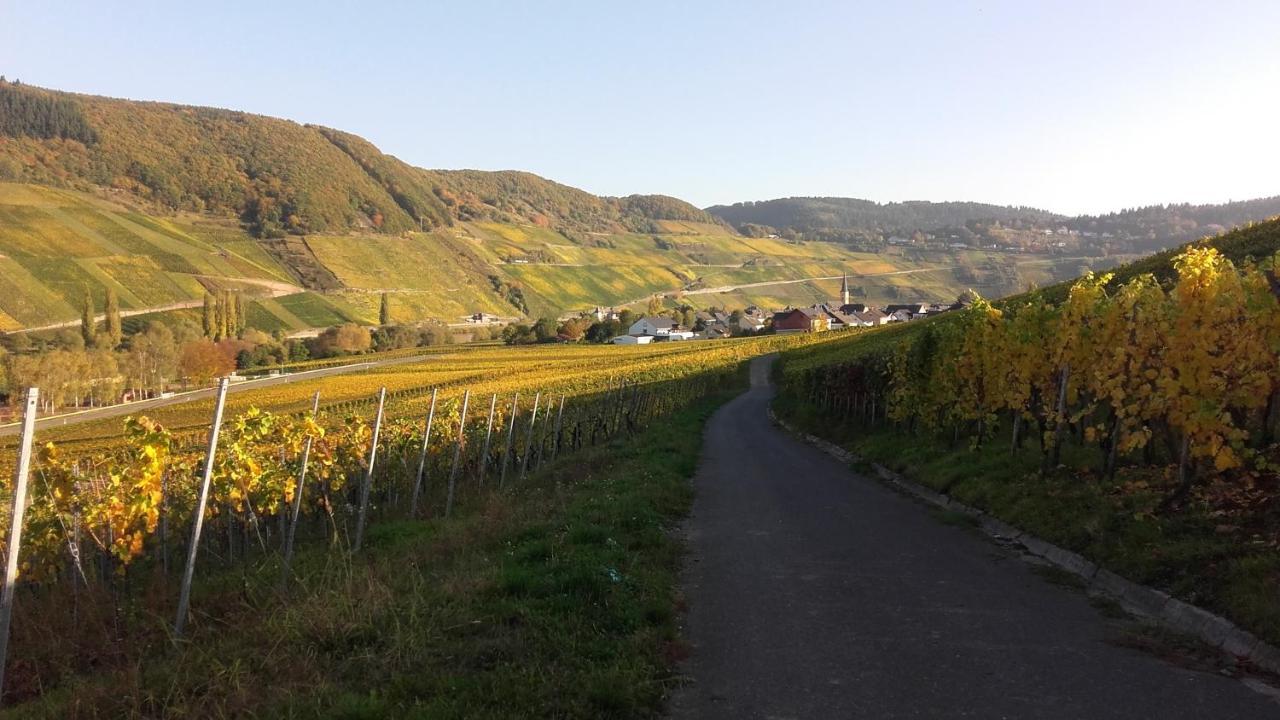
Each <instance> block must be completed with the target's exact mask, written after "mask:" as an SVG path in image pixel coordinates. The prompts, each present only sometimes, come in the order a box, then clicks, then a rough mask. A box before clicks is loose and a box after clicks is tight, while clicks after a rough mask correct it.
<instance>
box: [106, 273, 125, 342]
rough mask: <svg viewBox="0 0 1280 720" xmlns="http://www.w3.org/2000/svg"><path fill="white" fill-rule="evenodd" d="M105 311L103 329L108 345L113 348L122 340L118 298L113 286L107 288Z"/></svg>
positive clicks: (122, 333) (122, 330)
mask: <svg viewBox="0 0 1280 720" xmlns="http://www.w3.org/2000/svg"><path fill="white" fill-rule="evenodd" d="M106 312H107V318H106V323H105V325H104V330H105V334H106V336H107V342H108V347H109V348H111V349H115V348H117V347H119V346H120V342H121V341H122V340H124V326H123V325H122V324H121V322H120V300H119V299H118V298H116V291H115V288H112V287H108V288H107V301H106Z"/></svg>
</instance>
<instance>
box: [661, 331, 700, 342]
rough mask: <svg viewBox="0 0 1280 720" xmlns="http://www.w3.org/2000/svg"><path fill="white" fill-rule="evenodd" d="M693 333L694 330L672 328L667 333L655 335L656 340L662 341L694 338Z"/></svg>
mask: <svg viewBox="0 0 1280 720" xmlns="http://www.w3.org/2000/svg"><path fill="white" fill-rule="evenodd" d="M693 335H694V334H693V331H692V330H680V329H675V330H672V331H671V332H669V333H667V334H666V335H658V336H655V337H654V340H658V341H662V340H692V339H693Z"/></svg>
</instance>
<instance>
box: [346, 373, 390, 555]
mask: <svg viewBox="0 0 1280 720" xmlns="http://www.w3.org/2000/svg"><path fill="white" fill-rule="evenodd" d="M386 404H387V389H386V388H385V387H384V388H382V390H380V391H379V392H378V414H377V415H376V416H375V417H374V420H373V439H372V441H371V442H370V443H369V466H368V467H366V468H365V469H364V482H362V483H360V514H359V515H358V516H357V517H356V541H355V543H353V544H352V546H351V552H353V553H356V552H360V546H361V545H362V544H363V543H364V525H365V521H366V519H367V518H368V516H369V490H370V488H372V487H373V464H374V462H375V461H376V460H377V459H378V435H379V434H380V433H381V432H382V409H383V408H384V407H385V406H386Z"/></svg>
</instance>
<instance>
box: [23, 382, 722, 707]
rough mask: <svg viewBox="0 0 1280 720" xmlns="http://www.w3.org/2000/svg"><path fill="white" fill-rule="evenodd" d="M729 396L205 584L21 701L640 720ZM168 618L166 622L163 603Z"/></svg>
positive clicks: (651, 702) (661, 678) (670, 644)
mask: <svg viewBox="0 0 1280 720" xmlns="http://www.w3.org/2000/svg"><path fill="white" fill-rule="evenodd" d="M727 397H728V395H726V396H722V397H719V398H714V399H709V400H706V401H703V402H701V403H699V404H697V405H695V406H693V407H691V408H689V409H687V410H685V411H682V412H679V413H677V414H675V415H673V416H671V417H670V418H668V419H667V420H665V421H664V422H662V423H657V424H655V426H654V427H653V428H652V429H650V430H648V431H646V432H644V433H642V434H640V435H637V436H636V437H634V438H632V439H630V440H619V441H615V442H612V443H610V444H608V445H605V446H601V447H599V448H595V449H589V450H586V451H583V452H582V453H579V454H577V455H575V456H573V457H572V458H567V459H565V460H563V461H561V462H559V463H557V464H553V465H550V466H548V467H547V468H546V469H545V470H543V471H541V472H539V473H537V474H535V475H533V476H531V477H530V479H529V480H528V481H527V482H526V483H525V484H524V485H522V486H520V487H519V488H517V489H514V490H509V491H506V492H495V493H484V494H482V495H479V496H477V497H476V498H475V499H474V500H473V501H472V503H471V504H470V506H468V507H464V508H463V510H464V512H462V513H459V516H458V517H455V518H454V519H451V520H448V521H443V520H435V521H431V522H389V523H386V524H382V525H375V526H373V528H372V529H371V534H370V538H369V542H368V543H367V546H366V552H365V553H364V554H362V555H361V556H359V557H357V558H355V559H354V560H352V559H346V556H345V554H343V553H328V552H325V551H323V549H317V548H309V549H308V552H306V553H303V554H302V555H301V556H300V557H299V558H298V567H299V570H300V575H301V579H300V582H299V584H298V585H297V586H295V590H294V592H293V595H292V597H291V598H289V599H287V600H285V599H282V598H280V597H279V596H276V595H275V594H274V592H273V591H270V590H267V589H266V588H271V587H272V586H273V583H274V582H275V581H276V580H277V578H278V575H277V572H278V570H277V567H276V566H275V565H274V563H264V564H263V566H262V567H260V568H257V569H256V570H253V571H249V572H248V573H247V574H246V575H245V576H244V579H243V582H242V583H239V584H237V583H225V584H220V586H219V587H218V589H216V590H214V589H211V588H205V592H204V593H203V594H202V596H201V597H198V598H197V607H198V608H202V609H204V612H206V613H208V614H207V615H204V616H201V617H200V618H198V622H197V623H196V624H195V627H194V628H193V632H192V633H191V635H190V638H189V640H187V641H184V644H183V646H182V647H181V648H180V649H176V650H175V649H170V648H168V647H167V645H166V646H162V647H155V646H152V647H151V648H149V649H147V648H143V647H137V648H133V649H132V650H130V649H128V648H126V649H123V650H122V652H127V653H128V652H132V653H133V655H134V656H133V657H130V658H128V660H127V661H126V662H122V663H119V664H117V665H115V666H113V667H112V668H111V669H107V670H104V671H103V672H100V673H95V674H93V675H91V676H79V677H77V678H75V679H73V680H71V681H69V682H66V683H64V684H63V685H62V686H61V687H59V688H58V689H56V690H52V691H50V692H47V693H45V694H43V695H42V696H41V697H39V698H38V699H36V700H33V701H31V702H29V703H27V704H25V705H20V706H17V707H15V708H13V709H11V710H9V711H8V712H7V713H6V716H8V717H50V718H52V717H57V718H81V717H83V718H91V717H111V718H116V717H140V716H141V717H232V716H234V717H271V718H275V717H336V718H384V717H398V718H464V717H465V718H519V717H555V718H633V717H650V716H653V715H655V714H656V713H657V712H658V711H659V710H660V709H661V705H662V702H663V698H664V696H665V694H666V691H667V689H668V687H669V686H670V685H671V684H672V683H673V682H674V678H673V674H672V665H673V661H674V660H675V659H676V658H677V657H678V656H679V654H680V648H681V644H680V640H679V638H678V634H677V625H676V593H677V589H676V584H677V579H678V576H677V573H678V566H679V561H680V553H681V545H680V542H679V540H678V539H676V538H675V537H673V535H672V533H671V532H670V530H671V528H672V527H673V526H675V525H676V524H677V523H678V522H679V520H680V519H681V518H682V517H683V516H684V515H685V514H686V513H687V512H688V509H689V506H690V503H691V501H692V488H691V486H690V484H689V482H688V481H689V478H690V477H691V476H692V475H693V473H694V471H695V469H696V465H697V459H698V454H699V450H700V447H701V444H702V442H701V440H702V428H703V425H704V423H705V421H706V419H707V418H708V417H709V415H710V413H711V412H712V410H714V408H715V407H716V406H718V405H719V404H720V403H721V402H723V401H724V400H725V399H727ZM155 622H156V623H157V624H161V623H165V622H167V618H156V619H155Z"/></svg>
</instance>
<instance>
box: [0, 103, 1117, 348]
mask: <svg viewBox="0 0 1280 720" xmlns="http://www.w3.org/2000/svg"><path fill="white" fill-rule="evenodd" d="M6 180H7V181H9V182H8V183H5V182H4V181H6ZM953 206H955V207H956V208H959V207H961V206H964V207H968V204H953V203H940V204H936V207H935V205H934V204H929V203H920V204H910V208H911V210H910V213H915V214H916V215H919V214H920V213H926V214H930V216H936V217H939V218H945V217H950V215H947V213H948V212H951V210H944V209H943V208H952V207H953ZM885 212H889V211H888V210H885ZM893 212H897V211H893ZM965 212H968V213H969V215H974V216H976V215H984V214H989V213H990V212H994V211H993V210H991V206H977V205H974V206H973V207H970V208H969V209H968V210H965ZM1021 212H1024V211H1020V210H1010V213H1012V214H1011V215H1009V217H1015V216H1017V215H1018V213H1021ZM1025 212H1030V213H1039V211H1025ZM1040 215H1044V214H1043V213H1040ZM832 217H834V218H836V219H835V220H832V221H833V222H834V221H843V220H840V219H839V218H840V217H843V216H839V215H833V216H832ZM1002 217H1003V216H1002ZM754 234H755V235H758V234H759V233H754ZM827 239H837V240H838V239H841V238H838V237H836V238H825V237H818V238H816V239H815V238H810V237H800V236H790V237H783V238H767V237H744V236H742V235H740V234H739V233H738V232H736V231H735V230H734V229H733V228H732V227H731V226H730V225H729V224H728V223H727V222H726V221H725V220H723V219H721V218H719V217H716V216H714V215H712V214H709V213H707V212H704V211H702V210H700V209H698V208H696V207H694V206H692V205H690V204H688V203H685V202H683V201H680V200H677V199H675V198H670V197H666V196H658V195H633V196H628V197H621V198H610V197H599V196H596V195H592V194H590V193H587V192H585V191H582V190H579V189H576V188H573V187H569V186H567V185H562V184H560V183H556V182H553V181H550V180H547V179H544V178H541V177H538V176H536V175H532V174H530V173H524V172H514V171H504V172H485V171H476V170H425V169H421V168H417V167H413V166H411V165H408V164H407V163H404V162H402V161H400V160H399V159H397V158H395V157H394V156H391V155H388V154H386V153H383V152H382V151H381V150H379V149H378V148H377V147H375V146H374V145H373V144H371V143H369V142H368V141H366V140H364V139H362V138H360V137H357V136H355V135H351V134H349V133H345V132H341V131H338V130H332V129H328V128H321V127H315V126H308V125H301V124H298V123H295V122H291V121H288V120H281V119H276V118H269V117H262V116H258V115H252V114H248V113H242V112H236V111H231V110H219V109H213V108H200V107H188V106H181V105H172V104H166V103H154V102H134V101H127V100H115V99H109V98H101V97H94V96H87V95H75V94H69V93H60V92H55V91H50V90H44V89H40V88H35V87H31V86H27V85H18V84H16V83H5V82H0V256H3V258H0V263H3V264H4V266H5V267H6V269H7V270H8V272H7V273H6V275H5V277H4V278H3V279H0V285H2V286H3V290H4V296H3V297H0V331H3V330H16V329H31V328H41V327H48V326H54V325H58V324H73V323H75V322H76V320H77V318H78V317H79V311H80V303H81V302H82V298H83V293H84V288H85V287H86V286H87V287H89V288H90V289H91V291H92V292H93V293H94V294H95V296H96V298H97V302H98V303H101V299H102V296H103V295H104V294H105V292H106V289H107V288H108V287H110V288H112V289H114V290H115V292H116V294H117V295H118V296H119V297H120V300H121V305H122V307H123V309H124V311H125V313H126V315H129V314H143V315H144V317H145V314H146V313H148V312H157V311H163V312H174V311H186V312H191V311H190V310H187V309H188V308H193V307H195V306H197V305H199V304H200V302H201V299H202V298H203V295H204V293H205V291H206V290H218V289H221V288H223V287H231V288H235V289H239V290H242V291H244V292H245V293H246V294H247V295H248V296H250V297H251V298H252V299H253V302H251V304H250V307H249V319H250V321H251V323H252V324H254V325H255V326H256V327H259V328H260V329H264V330H268V331H300V330H306V329H308V328H312V327H317V326H325V325H329V324H333V323H337V322H344V321H348V320H356V321H359V322H369V323H371V322H374V321H375V320H376V319H377V316H378V305H379V300H380V296H381V294H382V293H388V294H389V295H390V296H391V299H392V302H391V316H392V319H393V320H394V321H397V322H411V321H418V320H423V319H427V318H434V319H440V320H445V321H450V322H457V321H459V320H460V319H461V318H462V317H463V316H465V315H469V314H471V313H473V312H480V311H483V312H488V313H493V314H496V315H499V316H502V317H516V316H540V315H552V316H556V315H562V314H565V313H570V312H574V311H579V310H584V309H588V308H592V307H594V306H597V305H606V306H623V305H632V306H635V307H642V306H643V305H644V304H646V303H647V301H648V300H649V298H650V297H651V296H653V295H654V294H663V295H665V296H667V299H666V302H667V304H668V305H675V304H677V303H687V304H690V305H693V306H694V307H698V308H703V307H708V306H712V305H714V306H728V307H735V306H737V307H741V306H746V305H750V304H755V305H760V306H764V307H782V306H785V305H806V304H810V303H813V302H818V301H826V300H830V299H831V298H833V297H835V295H836V293H837V291H838V287H839V283H840V278H841V276H843V275H848V276H849V277H850V282H851V285H852V286H853V288H854V295H855V296H857V297H858V298H859V299H862V300H865V301H867V302H872V303H885V302H893V301H904V302H905V301H910V300H920V301H943V300H950V299H952V298H954V297H956V296H957V295H958V294H959V293H960V292H962V291H963V290H965V289H967V288H974V289H976V290H978V291H979V292H980V293H982V294H984V295H987V296H991V297H998V296H1003V295H1007V294H1009V293H1013V292H1017V291H1019V290H1023V289H1025V288H1026V287H1028V286H1029V285H1033V284H1046V283H1051V282H1054V281H1058V280H1062V279H1066V278H1069V277H1074V276H1075V275H1077V274H1079V273H1080V272H1082V271H1084V270H1087V269H1090V268H1102V267H1106V266H1109V265H1110V264H1113V263H1114V262H1116V261H1117V260H1118V259H1119V258H1115V257H1110V258H1102V257H1099V256H1097V254H1092V253H1080V252H1073V251H1071V250H1069V249H1068V250H1062V249H1059V250H1057V251H1055V252H1054V253H1052V254H1050V253H1029V254H1021V253H1019V254H1014V253H1009V252H995V251H992V250H991V249H990V248H987V249H979V248H977V247H965V248H955V247H949V246H947V245H945V244H941V245H934V246H925V245H919V246H910V247H897V246H888V245H885V244H884V243H880V244H879V245H877V246H874V247H861V246H859V245H857V244H850V243H847V242H839V243H832V242H825V241H823V240H827ZM68 259H69V260H70V262H68V261H67V260H68ZM135 324H136V323H135Z"/></svg>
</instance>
